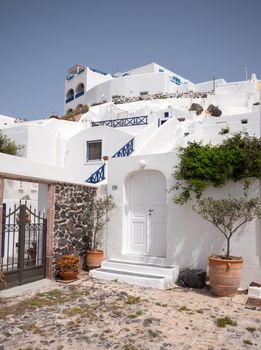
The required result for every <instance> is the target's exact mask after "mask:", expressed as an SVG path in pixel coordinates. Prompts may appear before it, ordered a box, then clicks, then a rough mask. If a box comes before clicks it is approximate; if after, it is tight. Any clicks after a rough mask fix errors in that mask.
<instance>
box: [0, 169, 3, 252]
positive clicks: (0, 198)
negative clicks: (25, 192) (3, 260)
mask: <svg viewBox="0 0 261 350" xmlns="http://www.w3.org/2000/svg"><path fill="white" fill-rule="evenodd" d="M3 197H4V178H3V177H2V176H1V177H0V253H1V252H2V229H3V227H2V220H3ZM1 256H2V255H1V254H0V257H1Z"/></svg>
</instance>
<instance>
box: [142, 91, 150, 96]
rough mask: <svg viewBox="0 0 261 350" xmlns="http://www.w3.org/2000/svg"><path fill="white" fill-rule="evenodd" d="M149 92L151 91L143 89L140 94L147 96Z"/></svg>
mask: <svg viewBox="0 0 261 350" xmlns="http://www.w3.org/2000/svg"><path fill="white" fill-rule="evenodd" d="M148 94H149V91H141V92H140V96H146V95H148Z"/></svg>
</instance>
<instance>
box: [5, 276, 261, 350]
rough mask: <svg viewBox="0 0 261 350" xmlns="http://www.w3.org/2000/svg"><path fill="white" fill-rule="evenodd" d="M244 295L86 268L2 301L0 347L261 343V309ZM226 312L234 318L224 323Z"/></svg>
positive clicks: (129, 349)
mask: <svg viewBox="0 0 261 350" xmlns="http://www.w3.org/2000/svg"><path fill="white" fill-rule="evenodd" d="M245 298H246V296H245V295H237V296H235V297H233V298H217V297H213V296H212V295H211V294H210V292H209V291H208V290H203V291H198V290H192V289H182V288H179V287H177V286H173V288H171V289H169V290H153V289H145V288H140V287H135V286H129V285H125V284H119V283H117V282H108V281H98V280H90V279H89V278H88V276H87V275H82V277H81V278H80V280H78V281H75V282H73V283H70V284H61V283H57V285H55V287H52V288H51V289H49V290H48V291H42V292H40V293H37V294H35V293H34V294H30V295H29V294H27V295H25V296H23V297H19V298H15V299H13V300H10V299H2V300H0V350H15V349H22V350H30V349H32V350H37V349H40V350H47V349H48V350H49V349H55V350H67V349H68V350H69V349H88V350H96V349H97V350H98V349H121V350H135V349H142V350H171V349H178V350H187V349H193V350H194V349H195V350H197V349H202V350H205V349H206V350H211V349H212V350H221V349H222V350H232V349H235V350H240V349H261V309H260V308H249V307H246V306H245V305H244V301H245ZM225 317H227V322H228V323H232V324H231V325H226V326H225V327H219V326H218V325H217V322H218V319H224V318H225ZM220 322H221V323H222V320H221V321H220Z"/></svg>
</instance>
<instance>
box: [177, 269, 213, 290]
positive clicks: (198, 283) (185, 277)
mask: <svg viewBox="0 0 261 350" xmlns="http://www.w3.org/2000/svg"><path fill="white" fill-rule="evenodd" d="M206 277H207V274H206V271H204V270H200V269H188V268H186V269H181V270H180V272H179V277H178V280H177V282H176V283H177V285H178V286H180V287H183V288H185V287H188V288H204V287H205V284H206Z"/></svg>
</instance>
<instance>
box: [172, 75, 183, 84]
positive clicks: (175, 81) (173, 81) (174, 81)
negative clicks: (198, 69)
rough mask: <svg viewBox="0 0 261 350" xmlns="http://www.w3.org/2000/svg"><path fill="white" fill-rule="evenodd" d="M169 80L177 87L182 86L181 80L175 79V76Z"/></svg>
mask: <svg viewBox="0 0 261 350" xmlns="http://www.w3.org/2000/svg"><path fill="white" fill-rule="evenodd" d="M169 78H170V81H171V82H172V83H175V84H177V85H181V80H180V79H179V78H177V77H175V75H173V77H169Z"/></svg>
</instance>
